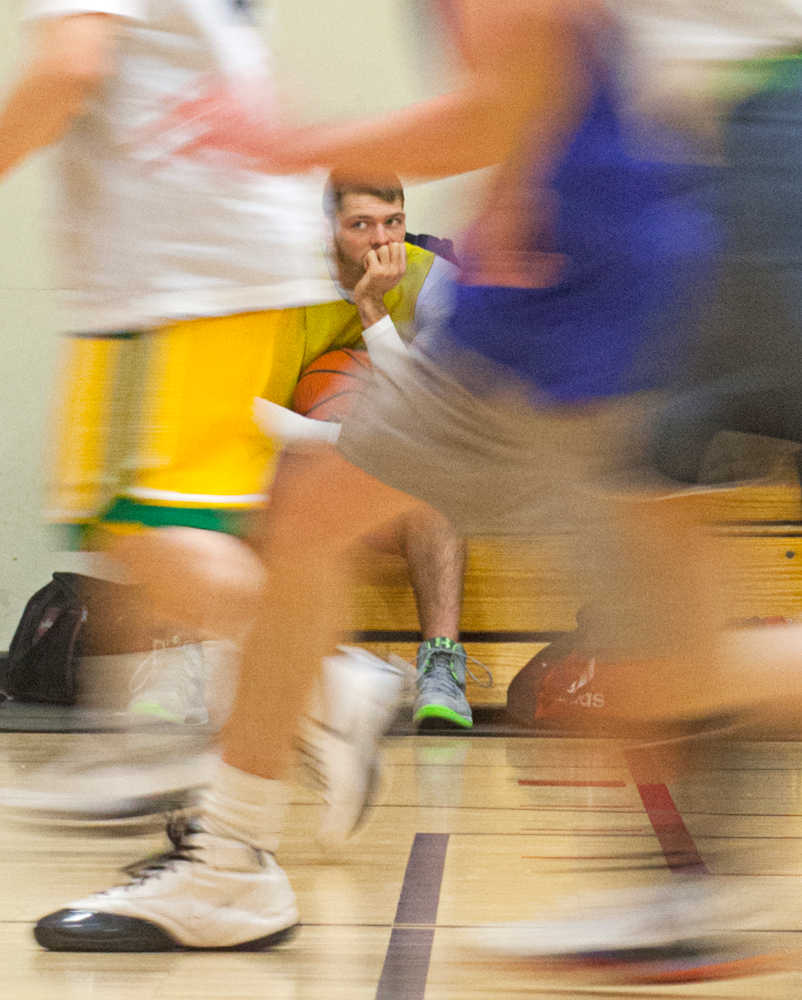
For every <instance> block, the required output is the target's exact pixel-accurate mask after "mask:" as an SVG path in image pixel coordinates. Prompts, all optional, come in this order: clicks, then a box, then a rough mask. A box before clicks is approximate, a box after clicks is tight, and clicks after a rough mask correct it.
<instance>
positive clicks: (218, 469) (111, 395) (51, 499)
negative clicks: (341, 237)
mask: <svg viewBox="0 0 802 1000" xmlns="http://www.w3.org/2000/svg"><path fill="white" fill-rule="evenodd" d="M327 348H328V343H326V344H317V343H314V337H312V338H310V337H309V336H308V335H307V330H306V321H305V309H303V308H291V309H278V310H271V311H264V312H256V313H243V314H237V315H233V316H221V317H213V318H205V319H196V320H189V321H186V322H177V323H173V324H171V325H169V326H165V327H163V328H160V329H156V330H150V331H144V332H126V331H121V332H115V333H107V334H91V335H81V334H79V335H73V336H70V337H67V338H66V343H65V349H64V352H63V358H62V367H61V370H60V372H59V381H58V385H57V394H56V403H55V412H54V414H53V420H52V423H53V428H54V432H53V434H52V435H51V441H52V454H51V455H49V456H48V459H49V460H48V463H47V464H48V468H49V469H50V472H51V477H52V478H51V481H50V482H49V483H48V491H47V492H48V507H49V513H50V518H51V520H52V521H53V522H54V523H56V524H57V525H63V526H64V527H65V528H66V529H67V531H68V534H69V536H70V537H69V539H68V543H69V544H70V545H71V547H76V546H82V545H91V544H93V543H95V542H96V541H97V539H98V536H100V535H101V534H103V532H102V531H100V530H99V529H101V528H102V529H107V530H109V529H110V530H113V531H114V532H125V531H136V530H141V528H142V526H146V527H157V526H165V525H181V526H187V527H196V528H205V529H209V530H216V531H227V532H234V533H239V532H240V531H242V530H243V527H244V524H245V523H246V520H247V515H248V513H249V512H250V511H252V510H253V509H254V508H256V507H260V506H262V505H263V504H264V503H265V500H266V489H267V486H268V484H269V481H270V478H271V476H272V472H273V469H274V466H275V460H276V456H277V450H278V449H277V446H276V445H275V444H274V443H273V442H271V441H270V440H269V439H267V438H266V437H265V436H264V434H263V433H262V432H261V431H260V430H259V428H258V427H257V426H256V424H255V422H254V420H253V417H252V407H253V399H254V397H255V396H263V397H266V398H268V399H272V400H273V401H274V402H277V403H280V404H281V405H283V406H287V405H289V404H290V401H291V399H292V393H293V389H294V388H295V384H296V382H297V381H298V376H299V374H300V372H301V371H302V370H303V368H304V366H305V365H306V364H307V363H308V361H309V360H310V358H311V357H315V356H317V355H318V354H319V353H322V352H323V351H325V350H326V349H327Z"/></svg>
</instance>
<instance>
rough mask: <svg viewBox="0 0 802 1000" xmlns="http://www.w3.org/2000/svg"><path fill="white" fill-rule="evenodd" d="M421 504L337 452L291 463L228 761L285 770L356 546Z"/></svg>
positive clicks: (275, 518) (332, 636)
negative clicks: (350, 557) (353, 547)
mask: <svg viewBox="0 0 802 1000" xmlns="http://www.w3.org/2000/svg"><path fill="white" fill-rule="evenodd" d="M417 502H418V501H416V500H414V499H413V498H411V497H409V496H407V495H406V494H403V493H399V492H398V491H397V490H394V489H392V488H391V487H389V486H385V485H384V484H383V483H381V482H379V481H378V480H377V479H374V478H373V477H372V476H369V475H367V474H366V473H364V472H362V470H361V469H358V468H356V467H355V466H353V465H351V464H350V463H349V462H347V461H346V460H345V459H344V458H343V457H342V456H340V455H339V454H338V453H337V452H336V451H335V450H334V449H333V448H327V449H325V450H321V453H320V454H319V455H318V454H316V455H314V456H311V457H307V456H287V458H286V460H285V461H283V462H282V464H281V466H280V469H279V473H278V475H277V478H276V481H275V484H274V487H273V490H272V496H271V505H270V509H269V510H268V511H267V512H266V530H265V534H264V542H263V544H264V550H263V558H264V563H265V566H266V568H267V575H266V577H265V582H264V586H263V589H262V593H261V597H260V599H259V602H258V610H257V613H256V616H255V619H254V623H253V627H252V629H251V631H250V634H249V636H248V638H247V640H246V642H245V645H244V649H243V657H242V664H241V671H240V678H239V685H238V690H237V696H236V700H235V704H234V709H233V712H232V714H231V717H230V719H229V722H228V725H227V726H226V728H225V731H224V734H223V745H224V751H223V756H224V759H225V760H226V762H227V763H228V764H230V765H232V766H234V767H237V768H239V769H241V770H243V771H247V772H249V773H251V774H255V775H260V776H261V777H264V778H281V777H283V776H284V774H285V773H286V769H287V766H288V764H289V761H290V758H291V753H292V746H293V741H294V738H295V734H296V732H297V729H298V721H299V719H300V717H301V715H302V713H303V710H304V706H305V704H306V702H307V700H308V698H309V695H310V691H311V689H312V687H313V686H314V683H315V680H316V678H317V674H318V670H319V665H320V662H321V660H322V658H323V657H324V656H326V655H327V654H329V653H331V652H332V651H333V650H334V648H335V646H336V645H337V642H338V641H339V639H340V637H341V634H342V631H343V625H344V622H345V621H346V620H347V619H346V618H345V617H344V616H345V610H346V608H347V599H348V593H349V588H350V571H349V564H350V560H349V558H348V550H349V549H350V547H351V546H352V545H353V543H354V542H356V541H357V540H358V539H360V538H361V537H362V536H363V535H364V534H366V533H367V532H370V531H371V530H374V529H376V528H378V527H380V526H381V525H382V524H383V523H384V522H386V521H389V520H391V519H392V518H395V517H398V516H399V515H401V514H403V513H405V512H406V511H408V510H409V509H410V508H411V507H412V506H414V505H415V504H416V503H417Z"/></svg>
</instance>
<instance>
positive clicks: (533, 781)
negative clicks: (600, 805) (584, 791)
mask: <svg viewBox="0 0 802 1000" xmlns="http://www.w3.org/2000/svg"><path fill="white" fill-rule="evenodd" d="M518 784H519V785H523V786H525V787H527V788H626V787H627V783H626V781H554V780H551V779H548V778H520V779H519V780H518Z"/></svg>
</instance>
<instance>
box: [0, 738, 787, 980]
mask: <svg viewBox="0 0 802 1000" xmlns="http://www.w3.org/2000/svg"><path fill="white" fill-rule="evenodd" d="M111 738H112V736H111V735H110V734H97V733H96V734H69V735H60V734H42V733H14V734H12V733H3V734H0V749H2V761H3V763H2V764H0V780H2V782H3V783H6V782H7V781H8V780H9V778H10V777H14V778H15V779H18V778H19V776H20V773H21V772H24V770H25V769H26V767H28V766H32V765H33V764H35V763H37V762H39V761H40V760H42V759H43V758H44V757H47V756H50V755H51V754H52V753H53V752H55V751H57V750H58V749H59V748H61V747H65V746H70V747H74V746H76V745H77V743H78V742H79V741H85V742H87V743H94V744H95V745H97V744H98V743H99V742H101V741H103V740H108V739H111ZM386 765H387V766H386V769H385V783H384V788H383V791H382V794H381V797H380V802H379V804H378V805H377V806H376V807H375V808H374V810H373V812H372V813H371V817H370V820H369V822H368V823H367V825H366V827H365V828H364V830H363V832H362V833H361V835H360V836H359V838H358V839H357V840H355V841H354V842H353V843H352V844H351V845H349V848H348V850H347V852H346V853H345V854H344V855H343V856H342V857H341V858H340V859H338V860H337V861H336V862H333V861H331V860H326V859H324V858H322V857H321V856H320V855H319V853H318V852H317V850H316V848H315V846H314V844H313V843H312V842H311V840H310V837H309V832H310V831H311V830H313V829H314V824H315V821H316V814H317V812H318V810H319V808H320V807H319V804H318V802H317V800H316V798H315V795H314V793H312V792H310V791H309V790H307V789H306V788H305V787H303V786H302V785H300V784H297V785H296V786H295V787H294V794H293V804H292V808H291V811H290V815H289V821H288V825H287V832H286V836H285V838H284V842H283V845H282V847H281V849H280V851H279V860H280V862H281V864H282V865H283V866H284V867H285V869H286V870H287V872H288V874H289V876H290V878H291V879H292V882H293V885H294V887H295V890H296V892H297V894H298V897H299V903H300V908H301V917H302V921H303V926H302V927H301V929H300V932H299V933H298V935H297V937H296V938H295V939H294V940H293V941H291V942H289V943H288V944H287V945H285V946H283V947H282V948H281V949H279V950H276V951H275V952H272V953H270V952H267V953H258V954H222V955H221V954H202V953H196V954H193V953H183V954H174V955H69V954H55V953H49V952H45V951H41V950H39V949H38V947H37V946H36V944H35V942H34V940H33V937H32V934H31V928H32V923H33V921H34V920H35V919H36V918H37V917H39V916H41V915H43V914H44V913H46V912H49V911H50V910H52V909H55V908H58V907H59V906H61V905H63V904H64V903H65V902H67V901H69V900H70V899H75V898H77V897H79V896H81V895H83V894H85V893H87V892H89V891H92V890H96V889H100V888H105V887H108V886H109V885H110V884H112V883H113V882H114V881H115V880H119V868H120V867H121V866H122V865H124V864H127V863H130V862H131V861H132V860H135V859H137V858H140V857H143V856H145V855H147V854H149V853H152V852H154V851H156V850H158V849H159V848H160V846H161V840H160V838H158V837H152V836H144V837H143V836H139V837H117V838H108V839H104V838H87V837H85V836H77V835H75V834H72V835H67V834H53V833H50V834H47V835H46V834H44V833H42V832H38V833H32V832H30V831H23V830H20V829H14V828H11V827H6V828H3V829H0V886H2V895H1V896H0V968H2V970H3V973H2V983H3V993H2V995H3V996H5V997H8V998H9V1000H11V998H13V1000H53V998H59V1000H88V998H92V1000H129V998H130V1000H145V998H154V1000H156V998H158V1000H246V998H248V1000H251V998H253V997H270V998H271V1000H313V998H314V1000H340V998H342V1000H471V998H477V1000H478V998H485V1000H507V998H510V1000H513V998H519V997H521V998H523V997H526V998H533V1000H535V998H563V1000H565V998H578V1000H580V998H583V997H608V996H609V997H652V998H657V997H671V998H680V997H681V998H693V997H700V998H701V997H707V998H716V1000H725V998H727V1000H729V998H732V1000H735V998H738V1000H747V998H749V1000H757V998H761V1000H762V998H765V1000H798V997H799V996H800V995H802V964H800V971H785V972H783V973H778V974H773V975H771V976H762V977H750V978H743V979H736V980H731V981H725V982H718V983H710V984H694V985H685V986H671V987H668V986H666V987H639V988H629V987H627V988H622V987H612V986H601V985H596V986H594V985H592V984H590V985H583V986H578V985H576V984H574V983H571V982H570V981H563V980H561V979H560V978H552V979H549V978H543V977H538V976H536V975H535V974H534V973H533V972H532V971H531V970H527V969H526V968H525V967H510V966H505V965H504V964H502V963H499V962H496V961H494V960H493V959H492V958H489V957H484V956H482V955H481V954H480V953H479V952H478V951H477V950H476V948H475V940H476V937H477V934H479V935H481V925H483V924H487V923H492V922H496V921H508V920H525V919H531V918H533V917H534V916H535V915H536V914H537V912H538V910H539V909H540V908H541V907H544V906H548V904H549V902H550V901H551V900H554V899H556V898H559V897H563V896H565V895H566V894H568V895H569V896H571V895H576V894H578V893H580V892H583V891H585V890H593V889H601V888H606V887H612V886H616V887H621V886H626V885H629V884H631V883H632V882H633V880H634V879H635V878H636V877H638V876H637V874H636V873H633V872H632V871H629V870H628V868H629V863H628V861H627V856H628V855H633V854H634V855H637V857H638V858H640V859H644V858H645V859H648V860H647V862H646V863H652V864H654V865H655V867H653V868H652V869H651V870H650V871H649V872H648V873H647V874H648V877H650V878H652V879H655V880H669V881H670V880H671V879H672V878H676V874H675V872H674V871H673V870H672V864H675V863H676V850H677V848H678V847H679V848H680V849H681V850H682V852H683V853H684V857H685V859H686V861H687V859H688V857H690V858H691V860H693V859H694V857H695V859H696V861H697V862H698V864H699V865H700V866H703V867H700V870H701V871H702V873H703V874H702V877H704V878H712V877H714V876H715V877H717V878H720V879H722V880H723V881H725V882H726V883H727V884H728V885H730V886H734V887H735V888H737V890H738V892H739V893H740V894H742V897H743V902H744V907H745V909H747V908H748V907H749V905H750V904H751V903H752V902H753V901H760V902H761V903H765V904H767V906H768V909H767V912H765V913H761V915H760V916H759V917H758V918H757V920H756V922H755V923H754V925H753V926H752V927H751V929H750V930H749V933H751V934H755V935H758V936H759V937H760V939H761V940H766V939H768V938H770V939H771V940H772V941H777V942H779V943H780V944H782V945H787V946H788V947H790V948H795V947H798V946H799V945H800V943H802V908H800V903H799V899H800V874H802V745H800V744H798V743H795V742H754V743H741V744H738V745H737V747H736V751H735V753H734V755H733V756H732V757H730V758H728V760H727V761H726V763H725V762H722V763H721V770H719V771H715V770H714V771H712V772H711V773H710V774H708V775H707V777H706V778H705V779H704V780H700V779H698V778H687V779H684V780H682V781H678V782H675V783H673V784H671V785H670V786H664V787H660V786H654V785H645V784H642V783H639V781H638V775H637V771H636V770H634V769H633V767H632V766H631V758H629V757H628V755H627V746H626V744H624V743H622V742H619V741H616V740H579V739H569V738H559V737H551V738H549V737H540V738H536V737H532V738H529V737H518V738H515V737H488V738H472V737H463V736H460V737H448V736H428V737H424V736H402V737H398V738H396V739H394V740H391V741H390V744H389V746H388V752H387V756H386ZM734 771H735V772H737V778H738V782H737V783H738V786H739V789H740V790H739V794H738V796H737V798H735V799H734V797H733V796H732V795H731V794H728V792H727V788H726V787H724V786H723V785H722V784H720V780H719V779H721V778H722V777H723V776H724V774H725V773H726V774H727V775H728V776H729V777H730V778H732V776H733V772H734ZM12 772H13V773H12ZM641 875H642V873H641Z"/></svg>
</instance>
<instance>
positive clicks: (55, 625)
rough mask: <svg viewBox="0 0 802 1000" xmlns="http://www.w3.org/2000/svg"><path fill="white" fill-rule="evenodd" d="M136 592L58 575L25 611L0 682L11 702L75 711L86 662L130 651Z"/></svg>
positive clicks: (80, 576)
mask: <svg viewBox="0 0 802 1000" xmlns="http://www.w3.org/2000/svg"><path fill="white" fill-rule="evenodd" d="M134 590H135V588H134V587H132V586H130V585H128V584H122V583H114V582H112V581H109V580H101V579H96V578H95V577H91V576H84V575H83V574H81V573H54V574H53V579H52V580H51V581H50V583H48V584H46V585H45V586H44V587H42V588H41V589H40V590H37V591H36V593H35V594H34V595H33V597H31V598H30V600H29V601H28V603H27V604H26V605H25V610H24V611H23V613H22V617H21V618H20V621H19V624H18V625H17V629H16V631H15V633H14V637H13V639H12V640H11V646H10V647H9V650H8V657H7V659H6V661H5V664H4V669H3V674H4V677H3V678H2V682H1V683H2V688H3V693H4V694H5V695H6V697H8V698H14V699H17V700H19V701H32V702H46V703H49V704H53V705H74V704H75V702H76V699H77V696H78V686H79V677H78V666H79V661H80V658H81V657H82V656H92V655H99V654H104V653H121V652H128V651H130V650H131V646H130V641H129V642H123V641H122V636H123V635H124V633H125V630H124V624H125V621H126V620H131V619H132V618H133V616H134V614H135V611H134V608H135V606H136V605H135V603H134V601H133V596H134ZM110 607H113V608H114V615H113V616H110V615H109V612H108V609H109V608H110ZM93 626H94V627H93ZM127 638H128V639H129V640H130V636H127Z"/></svg>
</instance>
